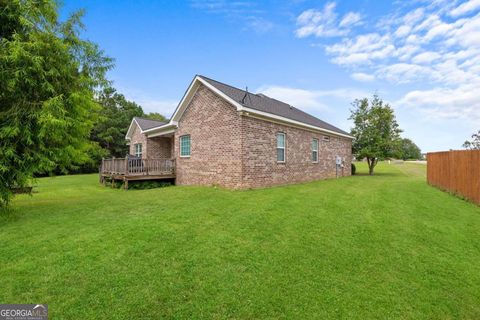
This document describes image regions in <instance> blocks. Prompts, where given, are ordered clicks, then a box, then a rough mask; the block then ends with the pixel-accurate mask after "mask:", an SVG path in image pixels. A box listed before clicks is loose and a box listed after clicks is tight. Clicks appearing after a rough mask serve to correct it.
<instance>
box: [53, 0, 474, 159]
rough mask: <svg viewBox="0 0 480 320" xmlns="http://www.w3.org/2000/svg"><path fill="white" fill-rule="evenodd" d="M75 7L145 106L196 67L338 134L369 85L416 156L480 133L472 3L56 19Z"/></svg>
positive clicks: (212, 1)
mask: <svg viewBox="0 0 480 320" xmlns="http://www.w3.org/2000/svg"><path fill="white" fill-rule="evenodd" d="M80 8H83V9H85V10H86V15H85V17H84V20H83V22H84V24H85V26H86V29H85V30H84V31H83V34H82V36H83V37H84V38H86V39H89V40H91V41H93V42H96V43H97V44H99V46H100V47H101V48H102V49H103V50H104V51H105V53H106V54H107V55H108V56H110V57H112V58H114V59H115V68H114V69H113V70H111V71H110V72H109V78H110V79H111V80H113V83H114V87H115V88H116V89H117V90H118V91H119V92H120V93H123V94H124V95H125V96H126V97H127V98H128V99H130V100H133V101H135V102H137V103H138V104H140V105H141V106H142V107H143V108H144V110H145V111H146V112H160V113H162V114H164V115H165V116H167V117H170V116H171V114H172V113H173V111H174V109H175V107H176V106H177V104H178V102H179V101H180V99H181V98H182V96H183V94H184V92H185V90H186V89H187V87H188V85H189V84H190V82H191V80H192V79H193V77H194V76H195V75H196V74H201V75H204V76H207V77H210V78H213V79H215V80H218V81H221V82H224V83H227V84H230V85H233V86H236V87H239V88H246V87H248V90H249V91H250V92H254V93H259V92H261V93H264V94H266V95H268V96H270V97H273V98H276V99H279V100H282V101H284V102H287V103H289V104H291V105H293V106H295V107H297V108H299V109H302V110H304V111H306V112H308V113H311V114H312V115H314V116H316V117H318V118H320V119H322V120H324V121H327V122H329V123H331V124H333V125H336V126H338V127H339V128H341V129H344V130H347V131H349V129H350V128H351V125H352V123H351V121H350V120H348V117H349V115H350V109H351V107H352V106H351V103H352V102H353V101H354V100H355V99H361V98H364V97H371V96H372V95H373V94H375V93H377V94H378V95H379V96H380V97H382V98H383V99H384V101H386V102H388V103H389V104H390V105H391V106H392V107H393V108H394V110H395V113H396V116H397V120H398V122H399V124H400V127H401V128H402V129H403V133H402V136H403V137H405V138H410V139H412V140H413V141H414V142H415V143H417V145H418V146H419V147H420V148H421V149H422V152H430V151H439V150H448V149H461V146H462V144H463V142H464V141H465V140H466V139H468V138H469V137H470V136H471V135H472V134H473V133H474V132H475V131H477V130H479V129H480V0H463V1H460V0H458V1H455V0H448V1H447V0H430V1H427V0H405V1H400V0H398V1H391V2H388V1H378V0H356V1H346V0H343V1H342V0H337V1H307V0H305V1H302V0H290V1H279V0H277V1H250V0H234V1H226V0H203V1H201V0H190V1H142V0H138V1H130V0H115V1H107V0H103V1H98V0H84V1H73V0H64V3H63V7H62V16H63V17H66V16H67V15H68V14H69V13H71V12H73V11H75V10H78V9H80Z"/></svg>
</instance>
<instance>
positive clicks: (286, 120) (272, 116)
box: [239, 107, 353, 140]
mask: <svg viewBox="0 0 480 320" xmlns="http://www.w3.org/2000/svg"><path fill="white" fill-rule="evenodd" d="M239 111H240V112H242V113H243V114H244V115H246V116H255V115H257V116H260V117H261V118H262V119H265V120H270V121H274V122H275V121H276V122H281V123H283V124H291V125H295V126H298V127H303V128H307V129H310V130H314V131H320V132H323V133H326V134H329V135H335V136H339V137H343V138H348V139H352V140H353V137H352V136H351V135H348V134H343V133H340V132H336V131H333V130H329V129H325V128H321V127H317V126H313V125H310V124H308V123H305V122H301V121H296V120H292V119H289V118H285V117H282V116H278V115H275V114H272V113H269V112H264V111H259V110H255V109H252V108H248V107H242V109H241V110H239Z"/></svg>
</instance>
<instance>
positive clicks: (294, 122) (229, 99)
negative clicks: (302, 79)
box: [196, 77, 353, 139]
mask: <svg viewBox="0 0 480 320" xmlns="http://www.w3.org/2000/svg"><path fill="white" fill-rule="evenodd" d="M196 78H197V79H198V81H200V82H201V83H202V84H203V85H205V86H206V87H207V88H209V89H210V90H212V91H213V92H215V93H216V94H218V95H219V96H220V97H222V98H223V99H225V100H226V101H227V102H229V103H230V104H232V105H233V106H235V107H236V108H237V111H245V112H249V113H253V114H258V115H261V116H264V117H266V118H271V119H274V120H279V121H282V122H286V123H292V124H295V125H297V126H301V127H306V128H310V129H314V130H317V131H321V132H325V133H328V134H331V135H336V136H340V137H344V138H349V139H353V137H352V136H350V135H346V134H343V133H339V132H335V131H332V130H328V129H323V128H320V127H317V126H312V125H310V124H306V123H304V122H300V121H296V120H292V119H289V118H285V117H282V116H277V115H275V114H273V113H269V112H264V111H259V110H255V109H251V108H248V107H245V106H243V105H241V104H240V103H238V102H237V101H235V100H233V99H232V98H230V97H229V96H227V95H226V94H224V93H223V92H222V91H220V90H218V89H217V88H215V87H214V86H212V85H211V84H210V83H208V82H207V81H205V80H203V79H202V78H200V77H196Z"/></svg>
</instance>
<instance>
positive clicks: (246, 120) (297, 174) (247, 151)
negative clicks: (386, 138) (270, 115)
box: [242, 116, 351, 188]
mask: <svg viewBox="0 0 480 320" xmlns="http://www.w3.org/2000/svg"><path fill="white" fill-rule="evenodd" d="M242 118H243V136H244V142H243V146H244V152H243V157H244V161H243V166H242V172H243V186H244V187H245V188H255V187H268V186H272V185H280V184H290V183H299V182H306V181H312V180H319V179H326V178H334V177H335V176H336V164H335V159H336V156H337V155H338V156H340V157H345V164H344V169H343V172H342V171H341V170H340V171H339V175H342V174H343V175H344V176H349V175H350V171H351V167H350V164H351V141H350V140H349V139H343V138H339V137H336V136H333V135H332V136H330V141H329V142H326V141H324V139H323V137H324V136H325V135H324V134H321V133H318V132H311V131H307V130H304V129H300V128H295V127H291V126H287V125H283V124H277V123H272V122H269V121H264V120H260V119H256V118H252V117H246V116H245V117H242ZM278 132H283V133H285V136H286V149H285V158H286V161H285V163H278V162H277V149H276V146H277V142H276V136H277V133H278ZM313 138H316V139H318V142H319V147H318V162H316V163H314V162H313V161H312V155H311V154H312V152H311V143H312V139H313Z"/></svg>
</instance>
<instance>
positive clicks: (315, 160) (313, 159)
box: [310, 138, 319, 163]
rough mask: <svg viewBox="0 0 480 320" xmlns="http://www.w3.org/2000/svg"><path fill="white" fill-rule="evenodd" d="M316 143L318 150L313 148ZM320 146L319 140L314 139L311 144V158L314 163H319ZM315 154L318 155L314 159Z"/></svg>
mask: <svg viewBox="0 0 480 320" xmlns="http://www.w3.org/2000/svg"><path fill="white" fill-rule="evenodd" d="M314 142H316V143H317V148H316V149H314V148H313V143H314ZM318 144H319V143H318V139H317V138H313V139H312V142H311V144H310V146H311V149H312V152H311V153H310V157H311V159H312V162H313V163H318ZM314 154H315V155H316V157H315V158H314V157H313V155H314Z"/></svg>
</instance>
